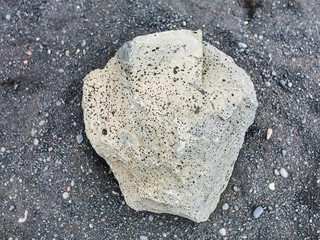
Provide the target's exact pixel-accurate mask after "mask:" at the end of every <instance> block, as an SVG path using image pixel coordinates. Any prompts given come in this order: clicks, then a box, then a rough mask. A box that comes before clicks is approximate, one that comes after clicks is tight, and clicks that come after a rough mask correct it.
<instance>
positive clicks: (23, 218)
mask: <svg viewBox="0 0 320 240" xmlns="http://www.w3.org/2000/svg"><path fill="white" fill-rule="evenodd" d="M27 217H28V210H25V211H24V217H22V218H19V220H18V222H19V223H24V222H25V221H27Z"/></svg>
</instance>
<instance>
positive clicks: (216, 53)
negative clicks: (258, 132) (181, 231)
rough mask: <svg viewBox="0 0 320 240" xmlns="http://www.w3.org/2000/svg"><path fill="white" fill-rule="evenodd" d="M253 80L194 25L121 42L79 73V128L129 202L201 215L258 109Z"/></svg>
mask: <svg viewBox="0 0 320 240" xmlns="http://www.w3.org/2000/svg"><path fill="white" fill-rule="evenodd" d="M257 105H258V103H257V100H256V94H255V91H254V87H253V84H252V82H251V80H250V78H249V77H248V75H247V74H246V73H245V71H244V70H243V69H241V68H239V67H238V66H237V65H236V64H235V63H234V61H233V60H232V59H231V58H230V57H229V56H227V55H226V54H224V53H223V52H221V51H220V50H218V49H217V48H215V47H214V46H212V45H210V44H209V43H206V42H203V41H202V33H201V31H196V32H194V31H189V30H179V31H168V32H162V33H154V34H149V35H146V36H140V37H136V38H134V39H133V40H132V41H130V42H127V43H125V44H123V46H122V47H121V48H120V49H119V50H118V51H117V53H116V55H115V56H114V57H113V58H112V59H111V60H110V61H109V62H108V64H107V65H106V67H105V68H104V69H97V70H94V71H92V72H91V73H89V74H88V75H87V76H86V77H85V79H84V87H83V99H82V107H83V111H84V122H85V129H86V135H87V137H88V139H89V140H90V142H91V144H92V146H93V147H94V149H95V150H96V151H97V153H98V154H99V155H100V156H102V157H103V158H104V159H105V160H106V161H107V162H108V164H109V165H110V167H111V169H112V171H113V173H114V175H115V177H116V178H117V180H118V182H119V185H120V188H121V191H122V193H123V195H124V198H125V200H126V202H127V204H128V205H129V206H130V207H132V208H133V209H135V210H138V211H144V210H147V211H151V212H156V213H171V214H175V215H179V216H182V217H186V218H189V219H191V220H193V221H196V222H203V221H206V220H208V218H209V216H210V214H211V213H212V212H213V210H214V209H215V208H216V206H217V203H218V202H219V198H220V194H221V193H222V192H223V191H224V189H225V188H226V186H227V183H228V181H229V178H230V176H231V173H232V170H233V166H234V163H235V161H236V160H237V157H238V154H239V150H240V148H241V146H242V143H243V140H244V135H245V132H246V130H247V129H248V127H249V126H250V125H251V124H252V122H253V120H254V116H255V112H256V108H257Z"/></svg>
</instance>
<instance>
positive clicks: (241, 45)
mask: <svg viewBox="0 0 320 240" xmlns="http://www.w3.org/2000/svg"><path fill="white" fill-rule="evenodd" d="M238 46H239V47H240V48H247V47H248V46H247V44H245V43H242V42H239V43H238Z"/></svg>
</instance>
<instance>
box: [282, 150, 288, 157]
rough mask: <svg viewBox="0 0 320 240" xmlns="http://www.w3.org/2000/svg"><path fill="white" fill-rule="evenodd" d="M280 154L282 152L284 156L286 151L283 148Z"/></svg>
mask: <svg viewBox="0 0 320 240" xmlns="http://www.w3.org/2000/svg"><path fill="white" fill-rule="evenodd" d="M281 154H282V156H284V157H285V156H286V155H287V151H286V150H284V149H282V151H281Z"/></svg>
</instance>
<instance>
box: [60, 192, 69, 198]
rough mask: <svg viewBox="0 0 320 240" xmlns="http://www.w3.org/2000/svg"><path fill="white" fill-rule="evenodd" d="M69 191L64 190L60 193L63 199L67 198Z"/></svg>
mask: <svg viewBox="0 0 320 240" xmlns="http://www.w3.org/2000/svg"><path fill="white" fill-rule="evenodd" d="M69 195H70V194H69V193H68V192H64V193H63V194H62V197H63V199H67V198H68V197H69Z"/></svg>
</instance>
